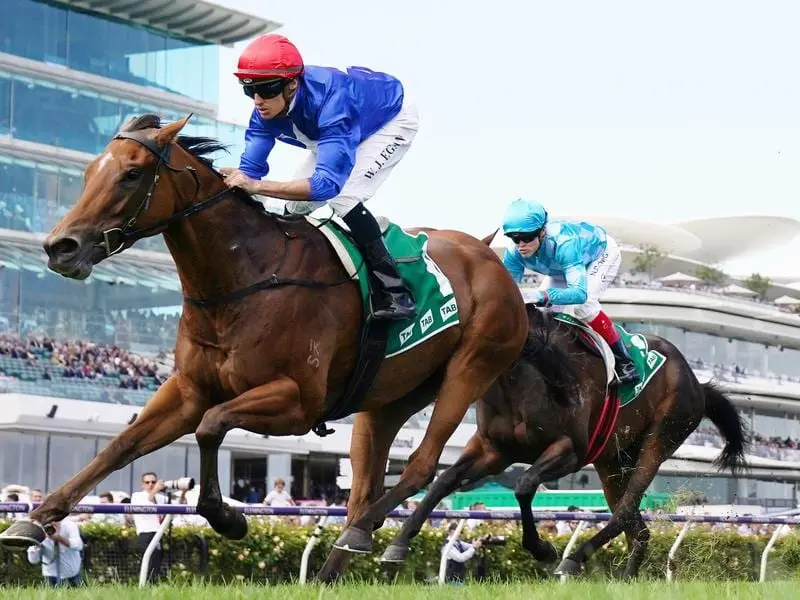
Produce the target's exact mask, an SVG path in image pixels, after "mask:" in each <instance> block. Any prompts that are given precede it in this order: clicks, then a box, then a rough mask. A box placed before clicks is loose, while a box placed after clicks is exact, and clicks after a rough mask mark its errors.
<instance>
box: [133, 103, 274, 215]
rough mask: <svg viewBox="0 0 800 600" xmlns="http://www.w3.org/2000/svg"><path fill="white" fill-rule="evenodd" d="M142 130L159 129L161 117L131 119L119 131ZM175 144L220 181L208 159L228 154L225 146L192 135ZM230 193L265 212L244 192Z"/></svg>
mask: <svg viewBox="0 0 800 600" xmlns="http://www.w3.org/2000/svg"><path fill="white" fill-rule="evenodd" d="M142 129H161V117H160V116H159V115H155V114H144V115H140V116H138V117H132V118H131V119H130V120H129V121H128V122H127V123H125V125H123V126H122V128H121V131H140V130H142ZM177 142H178V145H179V146H180V147H181V148H183V149H184V150H186V151H187V152H188V153H189V154H191V155H192V156H194V157H195V158H196V159H198V160H199V161H200V162H202V163H203V164H204V165H206V166H207V167H208V168H209V169H210V170H211V171H213V172H214V174H216V175H217V177H219V178H220V179H222V175H221V174H220V173H219V171H217V170H216V169H215V168H214V160H213V159H212V158H209V155H210V154H214V153H215V152H220V151H223V152H226V153H228V154H230V152H228V146H227V145H226V144H223V143H222V142H220V141H219V140H216V139H214V138H210V137H203V136H192V135H179V136H178V139H177ZM231 193H232V194H233V195H234V196H235V197H237V198H239V199H240V200H244V201H245V202H246V203H248V204H251V205H253V206H255V207H257V208H258V209H259V210H260V211H261V212H267V211H266V210H265V209H264V206H263V205H262V204H261V202H259V201H257V200H255V199H254V198H253V197H252V196H251V195H250V194H248V193H247V192H245V191H244V190H241V189H239V188H233V189H232V190H231Z"/></svg>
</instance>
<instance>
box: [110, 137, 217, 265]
mask: <svg viewBox="0 0 800 600" xmlns="http://www.w3.org/2000/svg"><path fill="white" fill-rule="evenodd" d="M112 139H114V140H133V141H134V142H137V143H138V144H140V145H142V146H143V147H144V148H146V149H147V150H149V151H150V152H151V153H153V154H154V155H155V156H156V157H157V158H158V163H156V173H155V175H154V176H153V181H151V182H150V187H149V189H148V190H147V193H146V194H145V195H144V197H143V198H142V200H141V201H140V202H139V205H138V206H137V207H136V210H135V211H134V213H133V216H132V217H131V218H130V219H128V220H127V221H125V224H124V225H123V226H122V227H112V228H110V229H106V230H105V231H103V232H102V233H101V234H100V235H101V240H99V241H98V242H97V243H96V244H95V247H101V248H103V249H104V250H105V252H106V256H105V258H109V257H111V256H114V255H115V254H118V253H119V252H121V251H122V249H123V248H124V247H125V244H128V243H131V244H132V243H133V242H135V241H137V240H140V239H142V238H146V237H150V236H152V235H157V234H159V233H162V232H164V231H165V230H166V229H167V228H168V227H169V226H170V225H172V224H173V223H175V222H176V221H181V220H183V219H185V218H187V217H190V216H192V215H194V214H196V213H199V212H201V211H203V210H205V209H207V208H211V207H212V206H214V205H215V204H217V203H218V202H219V201H220V200H222V199H223V198H224V197H225V196H226V195H227V194H228V193H229V192H231V189H230V188H226V189H224V190H222V191H221V192H218V193H217V194H214V195H213V196H211V197H210V198H207V199H206V200H203V201H202V202H197V203H195V202H194V200H195V199H196V198H197V194H198V193H199V192H200V178H199V177H198V176H197V171H196V170H195V168H194V167H192V166H187V167H184V168H182V169H178V168H176V167H173V166H172V165H171V164H169V158H170V152H171V150H172V144H167V145H166V147H165V148H164V149H163V150H159V148H158V146H157V145H156V143H155V141H154V140H153V139H152V138H149V137H147V134H146V132H145V131H144V130H141V131H127V132H120V133H118V134H117V135H115V136H114V137H113V138H112ZM161 165H164V166H165V167H167V168H168V169H169V170H170V171H172V172H174V173H183V172H184V171H185V172H188V173H189V174H190V175H191V176H192V177H193V178H194V185H195V190H194V196H193V198H192V202H190V204H189V206H188V207H186V208H184V209H183V210H181V211H179V212H176V213H173V214H172V215H170V216H169V217H167V218H165V219H161V220H160V221H158V222H156V223H154V224H153V225H150V226H149V227H143V228H141V229H134V228H135V226H136V220H137V219H138V218H139V217H140V216H141V215H142V213H143V212H145V211H146V210H147V209H148V208H150V200H151V198H152V197H153V193H154V192H155V190H156V186H157V185H158V180H159V178H160V177H161ZM114 237H116V238H117V239H116V240H113V241H114V242H117V243H114V244H113V245H112V239H113V238H114Z"/></svg>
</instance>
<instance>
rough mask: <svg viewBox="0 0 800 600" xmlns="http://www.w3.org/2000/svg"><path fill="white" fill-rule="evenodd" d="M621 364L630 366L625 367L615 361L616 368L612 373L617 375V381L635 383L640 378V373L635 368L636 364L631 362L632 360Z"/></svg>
mask: <svg viewBox="0 0 800 600" xmlns="http://www.w3.org/2000/svg"><path fill="white" fill-rule="evenodd" d="M622 364H623V365H626V366H627V365H630V366H628V368H625V367H623V366H622V365H620V363H617V365H616V368H615V369H614V374H615V375H616V376H617V381H619V383H620V384H626V383H636V382H638V381H640V380H641V378H642V376H641V375H640V373H639V369H637V368H636V365H635V364H634V363H633V361H630V362H628V363H622Z"/></svg>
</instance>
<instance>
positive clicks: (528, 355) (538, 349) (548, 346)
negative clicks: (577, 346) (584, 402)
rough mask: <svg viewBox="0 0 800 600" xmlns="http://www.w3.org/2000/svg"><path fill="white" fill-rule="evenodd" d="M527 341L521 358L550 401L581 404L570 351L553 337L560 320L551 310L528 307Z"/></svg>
mask: <svg viewBox="0 0 800 600" xmlns="http://www.w3.org/2000/svg"><path fill="white" fill-rule="evenodd" d="M525 308H526V309H527V312H528V321H529V329H528V338H527V339H526V340H525V346H524V347H523V349H522V358H523V359H524V360H527V361H529V362H530V363H531V364H533V366H535V367H536V369H537V370H538V371H539V373H540V374H541V376H542V378H543V379H544V381H545V385H546V386H547V388H548V389H549V390H550V393H551V394H552V396H553V399H554V400H555V401H556V402H557V403H558V404H560V405H562V406H573V405H575V404H578V403H579V402H580V400H579V394H580V384H581V378H580V376H579V374H578V373H579V369H578V368H577V366H576V365H575V361H574V360H573V358H572V356H570V353H569V351H568V350H567V349H566V348H564V347H562V346H561V345H560V344H559V341H560V340H559V338H558V336H556V335H555V332H556V328H558V327H559V321H556V320H555V319H554V318H553V317H552V315H551V314H550V311H544V310H539V309H538V308H536V307H534V306H532V305H530V304H528V305H526V306H525Z"/></svg>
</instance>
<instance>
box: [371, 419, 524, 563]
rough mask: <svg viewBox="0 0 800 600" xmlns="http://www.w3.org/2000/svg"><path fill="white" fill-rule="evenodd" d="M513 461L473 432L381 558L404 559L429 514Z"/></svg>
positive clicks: (390, 561) (383, 559)
mask: <svg viewBox="0 0 800 600" xmlns="http://www.w3.org/2000/svg"><path fill="white" fill-rule="evenodd" d="M509 464H510V462H509V461H508V460H507V459H506V458H505V457H503V455H502V454H500V453H499V452H498V451H497V450H495V448H494V447H493V446H492V445H491V444H490V443H489V442H488V440H484V439H483V438H482V437H481V436H480V435H479V434H478V433H476V434H475V435H473V436H472V438H470V440H469V442H467V445H466V447H465V448H464V453H463V454H462V455H461V457H460V458H459V459H458V461H457V462H456V463H455V464H454V465H453V466H452V467H450V468H449V469H447V470H446V471H445V472H444V473H442V474H441V475H439V477H437V479H436V481H435V482H434V484H433V485H432V486H431V489H430V490H429V491H428V493H427V494H426V495H425V498H423V499H422V502H421V503H420V505H419V506H418V507H417V509H416V510H415V511H414V513H413V514H412V515H411V516H410V517H409V518H408V519H406V522H405V523H404V524H403V528H402V529H401V530H400V533H398V534H397V536H396V537H395V538H394V540H393V541H392V543H391V545H389V547H388V548H386V551H385V552H384V553H383V556H382V557H381V560H382V561H383V562H389V563H400V562H403V560H405V557H406V555H407V554H408V551H409V547H410V544H411V540H412V539H414V537H416V535H417V534H418V533H419V532H420V530H421V529H422V525H423V524H424V523H425V520H426V519H427V518H428V515H430V514H431V511H433V510H434V509H435V508H436V506H437V505H438V504H439V502H441V501H442V499H444V498H446V497H447V496H448V495H450V494H451V493H453V492H454V491H456V490H457V489H459V488H461V487H463V486H465V485H467V484H469V483H472V482H473V481H477V480H479V479H481V478H483V477H486V476H487V475H494V474H496V473H499V472H500V471H502V470H503V469H505V468H506V467H507V466H508V465H509Z"/></svg>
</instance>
